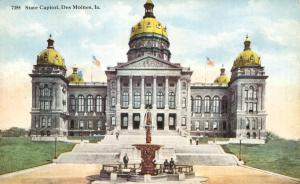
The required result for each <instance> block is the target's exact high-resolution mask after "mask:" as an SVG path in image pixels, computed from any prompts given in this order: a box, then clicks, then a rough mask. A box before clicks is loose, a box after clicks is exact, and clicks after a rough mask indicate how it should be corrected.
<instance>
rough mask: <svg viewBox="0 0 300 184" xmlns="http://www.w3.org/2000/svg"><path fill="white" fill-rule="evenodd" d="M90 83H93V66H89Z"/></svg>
mask: <svg viewBox="0 0 300 184" xmlns="http://www.w3.org/2000/svg"><path fill="white" fill-rule="evenodd" d="M91 82H93V64H92V65H91Z"/></svg>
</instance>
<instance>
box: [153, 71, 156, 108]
mask: <svg viewBox="0 0 300 184" xmlns="http://www.w3.org/2000/svg"><path fill="white" fill-rule="evenodd" d="M153 109H156V76H153Z"/></svg>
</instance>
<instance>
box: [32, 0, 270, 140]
mask: <svg viewBox="0 0 300 184" xmlns="http://www.w3.org/2000/svg"><path fill="white" fill-rule="evenodd" d="M144 7H145V15H144V17H143V19H142V20H141V21H140V22H138V23H137V24H136V25H134V26H133V27H132V29H131V34H130V39H129V50H128V52H127V57H128V60H127V62H124V63H118V64H117V65H116V66H112V67H108V68H107V70H106V71H105V74H106V77H107V82H106V83H100V82H93V83H91V82H84V81H83V78H82V76H81V75H79V74H78V71H77V68H73V73H72V74H71V75H70V76H66V66H65V61H64V59H63V57H62V56H61V55H60V54H59V52H58V51H56V50H55V48H54V40H53V38H52V37H51V36H50V37H49V39H48V40H47V42H48V46H47V48H46V49H45V50H43V51H42V52H41V53H40V54H39V55H38V56H37V62H36V65H34V66H33V70H32V73H31V74H30V76H31V78H32V109H31V130H32V136H54V135H57V136H78V135H99V134H105V133H108V132H111V131H112V130H114V131H116V130H117V131H119V132H120V133H122V132H127V133H128V132H129V133H130V132H132V133H134V131H141V130H144V129H145V122H144V116H145V112H146V110H147V109H150V111H151V113H152V126H153V127H152V128H153V131H160V132H164V131H165V132H166V133H167V132H169V131H185V132H186V133H188V134H190V135H199V136H219V137H236V138H239V137H243V138H249V139H264V138H265V137H266V111H265V83H266V79H267V78H268V76H266V74H265V72H264V67H263V66H261V60H260V57H259V56H258V55H257V54H256V53H255V52H254V51H252V50H251V41H250V39H249V38H248V37H246V39H245V41H244V48H242V47H241V50H243V51H242V52H241V53H240V54H238V56H237V57H236V59H235V60H234V61H233V65H232V68H231V78H230V79H229V78H228V77H227V76H226V73H225V68H223V67H222V68H221V72H220V76H218V77H217V78H216V80H215V81H214V82H213V83H194V82H192V81H191V76H192V75H193V71H192V70H191V68H188V67H184V66H181V64H180V63H173V62H172V61H171V52H170V50H169V46H170V42H169V40H168V34H167V29H166V27H165V26H164V25H163V24H162V23H160V22H159V21H158V20H157V19H156V18H155V16H154V14H153V8H154V4H153V2H152V1H151V0H147V2H146V3H145V4H144ZM194 75H197V74H194Z"/></svg>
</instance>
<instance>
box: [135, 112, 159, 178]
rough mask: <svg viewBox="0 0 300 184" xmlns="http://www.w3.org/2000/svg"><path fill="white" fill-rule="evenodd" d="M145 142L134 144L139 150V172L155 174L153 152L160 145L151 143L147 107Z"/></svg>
mask: <svg viewBox="0 0 300 184" xmlns="http://www.w3.org/2000/svg"><path fill="white" fill-rule="evenodd" d="M145 117H146V118H145V119H146V144H134V145H133V146H134V147H136V148H137V149H138V150H141V157H142V158H141V159H142V161H141V166H142V168H141V174H142V175H145V174H150V175H157V172H156V169H155V167H156V164H155V160H154V159H155V152H156V151H158V150H159V149H160V148H161V147H162V146H161V145H157V144H151V127H152V125H151V124H152V122H151V119H152V117H151V112H150V110H149V108H147V112H146V116H145Z"/></svg>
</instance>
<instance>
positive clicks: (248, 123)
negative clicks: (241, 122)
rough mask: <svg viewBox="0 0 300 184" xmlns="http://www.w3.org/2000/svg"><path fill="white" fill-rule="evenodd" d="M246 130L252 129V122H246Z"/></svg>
mask: <svg viewBox="0 0 300 184" xmlns="http://www.w3.org/2000/svg"><path fill="white" fill-rule="evenodd" d="M246 129H247V130H249V129H250V121H249V120H248V119H247V120H246Z"/></svg>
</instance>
